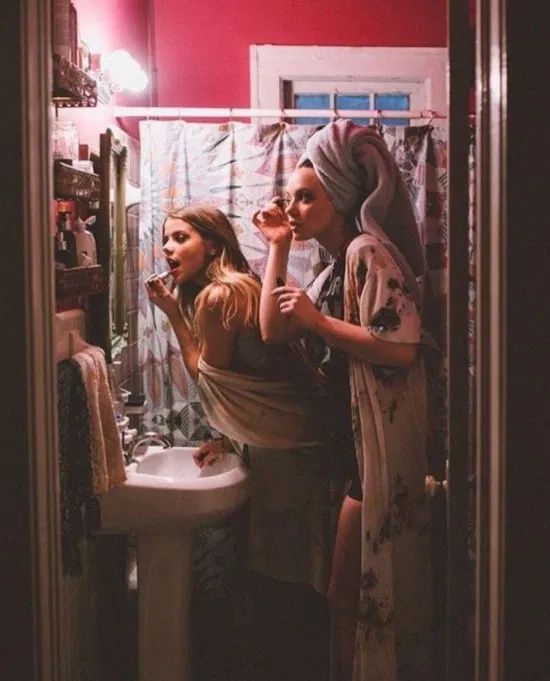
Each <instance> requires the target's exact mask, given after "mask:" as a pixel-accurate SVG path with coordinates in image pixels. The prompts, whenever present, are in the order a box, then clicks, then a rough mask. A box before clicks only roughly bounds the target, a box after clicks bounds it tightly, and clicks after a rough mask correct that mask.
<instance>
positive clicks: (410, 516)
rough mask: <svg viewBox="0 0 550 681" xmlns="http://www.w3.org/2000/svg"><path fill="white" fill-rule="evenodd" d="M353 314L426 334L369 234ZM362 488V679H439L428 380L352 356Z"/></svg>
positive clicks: (351, 266) (355, 247)
mask: <svg viewBox="0 0 550 681" xmlns="http://www.w3.org/2000/svg"><path fill="white" fill-rule="evenodd" d="M344 315H345V321H347V322H349V323H351V324H356V325H359V324H360V325H361V326H364V327H366V328H368V329H369V331H370V333H371V334H372V335H374V336H376V337H378V338H380V339H383V340H384V341H387V342H394V343H414V344H416V343H419V342H420V334H421V323H420V317H419V314H418V310H417V307H416V305H415V303H414V301H413V298H412V296H411V295H410V294H409V291H408V289H407V286H406V284H405V283H404V281H403V276H402V275H401V272H400V269H399V267H398V266H397V264H396V263H395V261H394V259H393V257H392V255H391V254H390V252H389V250H388V249H387V248H386V247H385V246H384V245H383V243H382V242H381V241H380V240H379V239H377V238H376V237H375V236H372V235H369V234H361V235H360V236H358V237H356V238H355V239H354V240H353V241H352V242H351V244H350V245H349V247H348V250H347V255H346V270H345V281H344ZM349 374H350V387H351V408H352V424H353V434H354V441H355V449H356V454H357V458H358V464H359V473H360V476H361V480H362V489H363V509H362V522H363V529H362V556H361V565H362V569H361V573H362V574H361V593H360V605H359V624H358V632H357V641H356V657H355V664H354V681H431V680H432V678H433V676H432V668H431V664H432V649H431V646H432V640H431V630H432V618H433V605H432V601H433V598H432V583H431V570H430V546H429V542H430V534H429V509H428V502H427V499H426V496H425V476H426V435H427V423H426V384H425V378H424V370H423V363H422V360H421V358H420V357H419V358H418V359H417V360H416V361H415V363H414V365H413V366H412V367H411V368H410V369H392V368H383V367H378V366H375V365H373V364H371V363H369V362H367V361H364V360H359V359H354V358H353V357H351V356H350V357H349Z"/></svg>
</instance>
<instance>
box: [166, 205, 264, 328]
mask: <svg viewBox="0 0 550 681" xmlns="http://www.w3.org/2000/svg"><path fill="white" fill-rule="evenodd" d="M170 219H171V220H182V221H183V222H186V223H188V224H189V225H191V227H193V228H194V229H196V230H197V232H198V233H199V234H200V236H201V237H202V238H203V239H205V240H208V241H210V243H212V244H213V245H214V247H215V248H216V255H215V256H214V257H213V259H212V261H211V262H210V263H209V264H208V266H207V267H206V271H205V274H206V277H207V278H208V280H209V283H208V284H207V285H206V286H205V287H203V288H201V287H200V286H199V285H198V284H196V283H195V282H192V281H190V282H186V283H184V284H180V285H179V286H178V294H179V304H180V309H181V312H182V315H183V318H184V320H185V322H186V323H187V325H188V327H189V328H190V329H192V330H193V331H194V332H195V334H196V331H197V327H198V326H199V324H200V320H201V316H202V314H203V312H204V309H205V307H207V306H209V307H210V306H214V305H221V306H222V320H223V325H224V327H225V328H228V327H229V323H230V321H231V319H232V318H233V317H234V316H235V315H236V314H237V312H238V311H239V310H242V311H243V312H244V323H245V325H246V326H258V314H259V306H260V291H261V285H260V282H259V280H258V278H257V277H256V276H255V275H254V273H253V272H252V270H251V269H250V266H249V264H248V262H247V260H246V258H245V257H244V255H243V253H242V251H241V248H240V245H239V242H238V240H237V236H236V234H235V231H234V229H233V227H232V225H231V223H230V222H229V220H228V219H227V217H226V216H225V215H224V213H222V211H221V210H219V209H218V208H216V207H215V206H211V205H209V204H207V203H201V204H195V205H192V206H186V207H185V208H178V209H176V210H175V211H173V212H171V213H170V214H169V215H168V216H167V218H166V220H165V221H164V224H163V226H162V231H163V233H164V227H165V225H166V221H167V220H170Z"/></svg>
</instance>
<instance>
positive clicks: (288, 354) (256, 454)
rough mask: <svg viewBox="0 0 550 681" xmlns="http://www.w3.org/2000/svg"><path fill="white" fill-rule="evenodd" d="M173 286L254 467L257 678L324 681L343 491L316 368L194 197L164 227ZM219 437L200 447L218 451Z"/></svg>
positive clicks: (207, 398)
mask: <svg viewBox="0 0 550 681" xmlns="http://www.w3.org/2000/svg"><path fill="white" fill-rule="evenodd" d="M163 252H164V255H165V258H166V262H167V264H168V266H169V268H170V273H171V275H172V279H173V282H174V285H175V288H174V290H171V289H170V288H168V287H167V286H166V285H165V283H164V282H163V280H162V277H159V276H154V277H152V278H151V279H149V280H147V282H146V288H147V292H148V295H149V298H150V300H151V301H152V302H153V303H154V304H155V305H157V306H158V307H159V308H160V309H161V310H162V311H163V312H165V314H166V315H167V317H168V319H169V321H170V323H171V325H172V328H173V330H174V332H175V335H176V337H177V339H178V341H179V345H180V347H181V351H182V357H183V361H184V363H185V366H186V368H187V370H188V372H189V374H190V375H191V377H192V378H193V379H194V380H195V382H196V383H197V386H198V389H199V394H200V398H201V403H202V406H203V408H204V411H205V414H206V417H207V420H208V423H209V425H210V426H212V427H213V428H215V429H216V430H218V431H219V432H220V433H223V434H224V435H225V436H226V437H227V438H229V439H230V440H231V442H232V443H233V445H234V446H236V447H237V449H238V450H240V451H241V453H242V454H243V456H244V457H245V459H246V460H247V462H248V464H249V466H250V470H251V493H250V529H249V539H248V543H249V546H248V565H249V568H250V602H251V606H252V608H253V613H252V616H251V624H250V628H251V636H250V639H251V641H252V639H253V642H252V643H251V651H250V656H251V659H250V660H249V662H250V666H251V667H252V668H253V669H254V672H253V674H252V676H251V681H256V680H258V681H293V680H294V679H298V678H299V679H300V680H301V681H325V680H326V679H327V674H328V609H327V605H326V597H325V594H326V590H327V587H328V580H329V577H330V566H331V559H332V552H333V548H334V536H335V531H336V524H337V515H338V498H337V495H335V494H334V485H335V481H334V480H335V470H334V467H332V466H331V463H330V460H329V458H327V452H326V449H324V448H323V446H322V443H323V441H324V436H323V433H322V426H321V418H320V417H321V412H320V409H319V395H318V390H317V385H316V378H317V374H316V372H315V371H314V369H313V368H312V366H311V365H310V364H308V363H307V362H304V358H303V356H300V354H299V352H298V353H297V352H295V351H294V350H293V349H292V348H291V347H289V346H288V345H280V346H272V345H267V344H265V343H264V342H263V341H262V339H261V335H260V331H259V318H258V315H259V306H260V291H261V285H260V282H259V280H258V278H257V277H256V276H255V275H254V274H253V273H252V272H251V270H250V267H249V266H248V263H247V261H246V259H245V257H244V256H243V254H242V252H241V250H240V247H239V243H238V241H237V237H236V235H235V232H234V230H233V228H232V226H231V224H230V222H229V221H228V219H227V218H226V216H225V215H224V214H223V213H222V212H221V211H220V210H218V209H217V208H215V207H213V206H210V205H206V204H202V205H192V206H189V207H186V208H182V209H179V210H176V211H175V212H173V213H171V214H170V215H169V216H168V217H167V218H166V221H165V222H164V225H163ZM220 452H221V442H220V441H210V442H207V443H205V444H204V445H203V446H202V447H200V448H199V449H198V451H197V453H196V454H195V459H196V462H197V464H198V465H199V466H203V465H207V464H208V463H209V462H211V461H212V460H214V459H215V457H217V456H219V455H220Z"/></svg>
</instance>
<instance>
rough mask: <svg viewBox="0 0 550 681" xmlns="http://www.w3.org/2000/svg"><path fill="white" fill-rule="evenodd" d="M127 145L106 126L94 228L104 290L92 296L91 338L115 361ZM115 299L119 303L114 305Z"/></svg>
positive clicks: (121, 312) (122, 310) (122, 314)
mask: <svg viewBox="0 0 550 681" xmlns="http://www.w3.org/2000/svg"><path fill="white" fill-rule="evenodd" d="M127 159H128V150H127V148H126V147H125V146H124V145H123V144H122V143H121V142H120V141H119V140H118V139H117V138H116V137H115V136H114V134H113V132H112V130H111V129H110V128H107V130H106V132H105V133H102V134H101V135H100V137H99V165H100V169H99V175H100V182H101V190H100V200H99V201H100V203H99V219H98V225H97V229H96V230H95V238H96V246H97V261H98V264H99V265H101V266H102V268H103V274H104V278H105V287H104V291H103V293H101V294H100V295H96V296H93V297H91V298H90V303H89V304H90V319H91V320H93V323H92V324H91V325H90V327H91V328H90V341H91V342H92V343H94V344H95V345H99V346H100V347H101V348H103V350H104V351H105V359H106V360H107V364H110V363H111V361H112V354H113V347H112V341H113V325H114V326H115V328H117V329H118V328H120V324H121V320H122V325H123V326H124V323H125V320H126V307H125V304H124V294H125V289H124V254H125V245H126V239H125V208H126V205H125V203H126V199H125V190H126V179H125V175H126V165H127ZM113 298H114V299H115V301H116V304H115V305H113Z"/></svg>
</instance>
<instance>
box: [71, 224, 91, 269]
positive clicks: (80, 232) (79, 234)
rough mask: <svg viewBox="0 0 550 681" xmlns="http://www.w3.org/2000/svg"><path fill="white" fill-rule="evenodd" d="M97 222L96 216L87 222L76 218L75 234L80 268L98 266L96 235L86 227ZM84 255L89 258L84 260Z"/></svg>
mask: <svg viewBox="0 0 550 681" xmlns="http://www.w3.org/2000/svg"><path fill="white" fill-rule="evenodd" d="M95 220H96V217H95V215H92V216H91V217H89V218H88V219H87V220H83V219H82V218H76V220H75V221H74V225H73V232H74V237H75V242H76V259H77V262H78V265H79V266H80V265H84V264H87V265H96V264H97V249H96V243H95V239H94V235H93V234H92V233H91V232H89V231H88V230H87V229H86V227H87V226H88V225H92V224H93V223H94V222H95ZM83 254H84V255H86V256H87V258H84V257H83Z"/></svg>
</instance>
